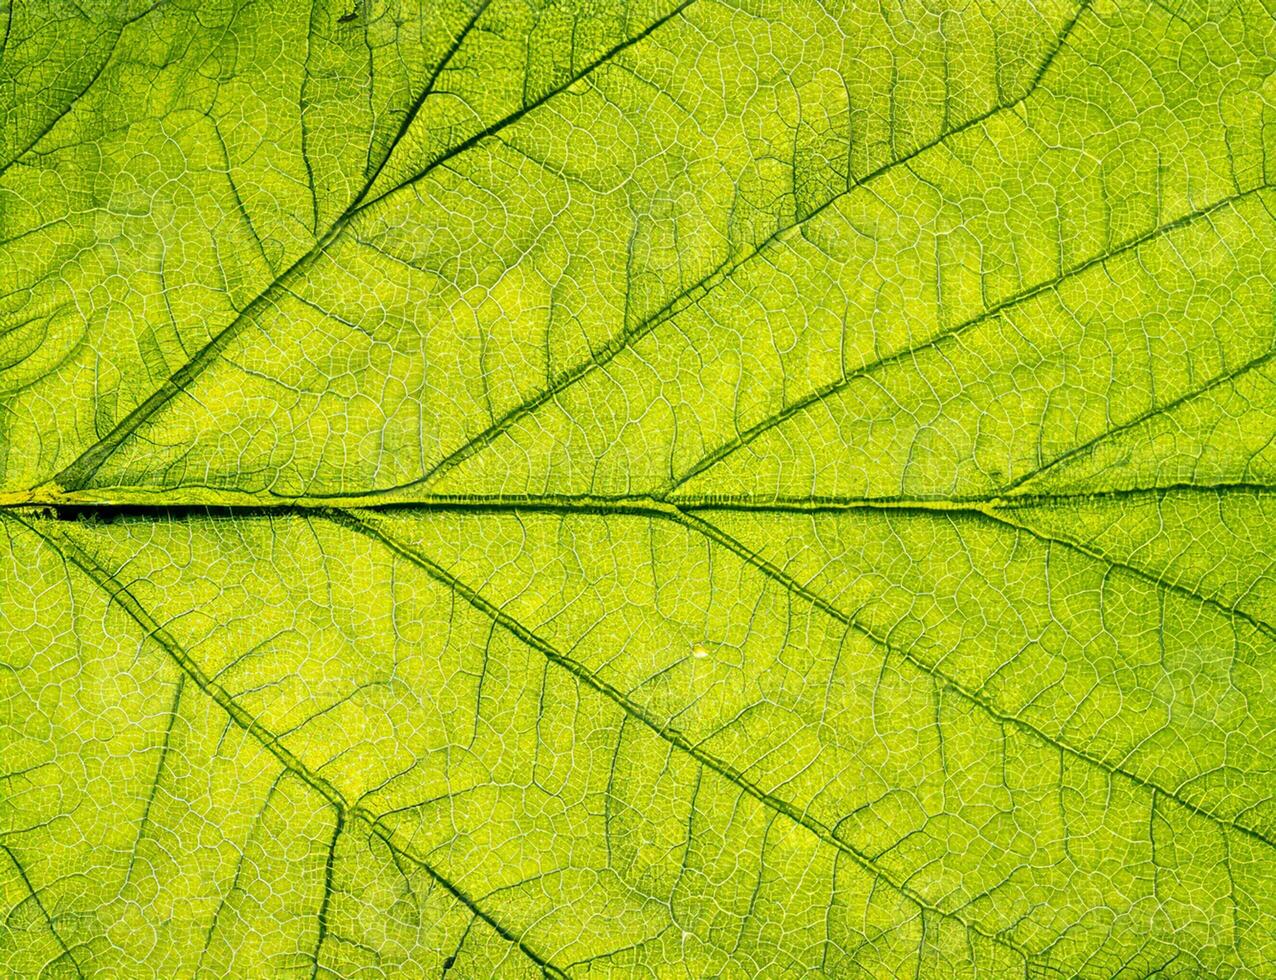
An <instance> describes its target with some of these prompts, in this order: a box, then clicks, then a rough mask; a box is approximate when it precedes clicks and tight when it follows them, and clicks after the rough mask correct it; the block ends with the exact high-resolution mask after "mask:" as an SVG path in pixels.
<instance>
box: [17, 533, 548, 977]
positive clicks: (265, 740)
mask: <svg viewBox="0 0 1276 980" xmlns="http://www.w3.org/2000/svg"><path fill="white" fill-rule="evenodd" d="M9 519H10V520H15V521H17V522H18V523H20V524H21V525H22V526H23V527H25V528H26V529H27V530H28V531H30V532H31V533H33V534H35V535H36V536H37V537H39V538H40V539H41V540H43V541H44V542H46V543H47V544H48V546H49V547H50V548H52V549H53V550H54V552H55V553H57V554H58V555H60V556H61V557H62V558H63V560H64V561H68V562H70V563H71V564H73V565H75V566H76V567H77V568H79V569H80V570H81V571H82V572H83V573H84V574H85V575H86V576H87V577H88V578H89V580H90V581H92V582H93V583H94V584H95V585H97V586H98V587H100V588H101V589H102V590H103V591H104V592H105V593H106V594H107V595H108V596H109V597H110V598H111V600H112V601H113V602H115V604H116V605H118V606H119V607H120V608H121V609H122V610H123V611H124V612H125V613H126V614H127V615H128V616H129V618H130V619H132V620H133V622H135V623H136V624H137V625H138V626H139V627H140V628H141V629H142V631H143V633H144V635H145V636H146V637H147V638H149V639H151V640H154V641H155V643H156V644H158V646H159V647H160V648H161V649H162V650H163V651H164V652H165V653H167V654H168V655H169V656H170V657H171V658H172V659H173V660H174V662H176V664H177V665H178V667H180V668H181V670H182V671H183V673H185V674H186V676H188V677H189V678H190V679H191V680H192V681H194V682H195V685H196V686H197V687H198V688H199V689H200V690H201V691H203V692H204V693H205V694H206V695H208V697H209V698H211V699H212V700H213V701H214V702H215V703H216V704H217V705H218V706H219V707H220V708H221V709H222V710H223V711H224V712H226V714H227V715H228V716H229V717H230V719H231V721H233V722H234V723H235V724H236V725H238V726H239V727H240V728H241V729H243V730H244V731H245V732H247V733H248V734H249V735H251V736H252V737H253V738H254V739H255V740H256V741H257V742H259V743H260V744H261V745H262V747H263V748H265V749H266V750H267V751H268V752H270V754H271V755H273V756H274V757H275V758H276V759H278V760H279V762H280V763H281V764H282V765H283V767H284V768H285V769H286V770H288V771H289V772H291V773H292V774H293V775H295V776H296V777H297V778H299V779H300V780H301V781H302V782H304V783H305V784H306V785H307V786H309V787H310V788H311V789H313V790H314V791H315V792H316V793H318V794H319V795H320V796H322V797H323V798H324V799H325V800H327V801H328V803H329V804H330V805H331V806H332V807H333V809H335V810H336V811H337V813H338V814H341V815H343V819H344V818H353V819H358V820H360V821H362V822H363V823H366V824H367V825H368V826H369V828H370V829H371V831H372V833H374V834H376V835H377V836H378V837H380V838H381V839H382V840H383V841H384V842H385V844H386V846H387V847H389V848H390V849H391V850H393V851H395V852H396V853H399V854H401V855H402V856H403V857H404V858H406V859H407V860H409V861H411V862H412V863H414V864H416V865H418V866H419V867H420V868H421V869H422V870H423V871H425V872H426V873H427V874H428V875H429V876H430V877H431V878H432V879H433V880H434V881H436V882H437V883H438V884H439V885H440V886H441V887H442V888H444V889H445V890H446V891H447V892H448V893H449V894H451V895H452V896H453V897H454V898H455V899H456V900H457V901H458V902H460V903H461V904H462V905H464V906H465V907H466V908H468V909H469V910H470V911H471V912H472V913H473V914H474V915H476V916H478V917H479V918H480V919H482V920H483V921H484V922H486V923H487V924H488V925H489V926H491V927H492V929H494V930H495V931H496V933H497V934H498V935H500V936H501V937H502V938H503V939H505V940H506V941H507V942H509V943H510V944H512V945H514V946H516V947H517V948H518V949H519V951H520V952H522V953H523V955H524V956H526V957H527V958H528V959H529V960H531V961H532V962H533V963H535V964H536V965H537V966H538V967H540V969H541V970H543V971H545V972H546V973H549V974H556V973H557V968H556V967H555V966H554V965H553V964H552V963H550V962H549V961H548V960H546V959H545V958H544V957H542V956H540V955H539V954H538V953H536V952H535V951H534V950H532V949H531V948H530V947H529V946H528V945H527V944H526V943H525V942H524V941H523V940H522V939H520V938H519V937H518V936H516V935H515V934H514V933H513V932H511V931H510V930H509V929H507V928H506V927H505V926H504V925H502V924H501V923H500V922H498V921H497V920H496V919H494V918H493V917H492V916H491V915H490V914H489V913H488V912H486V911H485V910H484V909H482V908H481V907H480V906H479V905H478V904H477V903H476V901H475V900H474V899H473V898H472V897H471V896H470V895H469V894H468V893H467V892H466V891H464V890H463V889H462V888H461V887H460V886H458V885H456V884H454V883H453V882H452V881H451V880H449V879H448V878H446V877H444V876H443V874H442V873H441V872H439V871H438V870H437V869H436V868H435V867H434V866H433V865H432V864H430V863H428V862H427V861H426V860H425V859H424V858H421V857H420V856H418V855H416V854H413V853H412V852H411V850H410V849H409V848H408V847H406V846H405V845H403V844H400V843H399V842H398V841H396V840H395V839H394V834H393V833H392V832H391V831H390V830H389V829H388V828H386V827H384V826H383V825H382V824H381V823H380V817H379V816H377V815H376V814H373V813H370V812H369V811H367V810H366V809H364V808H362V807H359V806H351V805H350V804H349V803H348V802H347V801H346V799H345V797H344V796H343V795H342V794H341V792H340V791H339V790H338V789H337V788H336V787H335V786H334V785H333V784H332V783H330V782H329V781H328V780H326V779H324V778H323V777H322V776H320V775H319V774H318V773H316V772H314V771H313V770H311V769H310V768H309V767H308V766H307V765H306V764H305V763H304V762H302V761H301V759H299V758H298V757H297V756H296V755H294V754H293V753H292V752H291V751H289V750H288V749H287V748H285V747H284V746H283V745H282V744H280V742H279V739H278V737H277V736H275V735H274V734H273V733H272V732H271V731H269V730H268V729H267V728H265V726H263V725H262V724H261V723H260V722H259V721H257V719H256V718H254V717H253V716H252V715H251V714H249V713H248V712H247V711H245V710H244V709H243V708H242V707H241V706H240V705H239V704H238V703H237V702H236V701H235V698H234V696H233V695H232V694H230V692H229V691H227V690H226V689H225V688H223V687H222V686H221V685H220V684H218V683H217V682H216V681H214V680H212V679H211V678H210V677H209V676H208V675H207V674H206V673H205V672H204V670H203V668H201V667H200V666H199V664H197V663H196V662H195V661H194V660H193V659H192V658H191V656H190V655H189V654H188V653H187V652H186V651H185V650H184V649H183V648H182V646H181V644H179V643H178V642H177V639H176V638H175V637H174V636H173V635H172V634H171V633H169V631H168V630H167V629H166V628H165V627H163V626H162V625H161V624H160V623H158V622H157V621H156V620H155V619H154V618H152V617H151V615H150V613H148V612H147V611H146V609H145V607H143V606H142V604H141V603H140V602H139V601H138V600H137V598H136V597H135V596H134V595H133V594H132V593H131V592H130V591H129V590H128V588H127V587H126V586H124V585H123V584H122V583H121V582H119V581H118V580H117V579H116V578H115V576H114V575H113V574H112V573H111V572H110V571H109V570H107V569H106V568H105V567H104V566H102V565H101V564H99V563H98V561H97V559H96V558H94V557H93V556H92V555H91V554H90V553H89V552H88V551H86V550H85V549H84V548H83V547H82V546H81V545H80V544H79V543H78V542H76V541H74V540H73V539H72V538H70V537H69V536H67V535H65V534H58V533H55V532H52V531H47V530H42V529H40V528H38V527H36V526H34V525H33V524H31V523H29V522H27V521H26V520H23V519H22V518H21V517H18V516H16V515H9ZM0 846H3V845H0Z"/></svg>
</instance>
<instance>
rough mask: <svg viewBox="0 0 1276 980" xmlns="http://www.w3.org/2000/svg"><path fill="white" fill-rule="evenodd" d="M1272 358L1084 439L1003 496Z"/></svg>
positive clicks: (1274, 353) (1274, 354)
mask: <svg viewBox="0 0 1276 980" xmlns="http://www.w3.org/2000/svg"><path fill="white" fill-rule="evenodd" d="M1273 358H1276V348H1273V349H1272V350H1269V351H1266V352H1265V353H1263V354H1260V355H1258V356H1257V357H1254V358H1251V359H1250V360H1248V361H1246V362H1245V363H1244V364H1242V365H1241V366H1240V367H1238V368H1236V369H1235V370H1233V371H1226V372H1224V373H1223V374H1220V375H1217V376H1215V377H1213V378H1211V379H1210V380H1209V381H1207V382H1206V383H1205V384H1203V385H1201V386H1200V387H1199V388H1193V389H1192V390H1190V391H1185V392H1183V394H1181V395H1179V396H1178V397H1176V398H1171V399H1170V400H1169V401H1167V402H1163V403H1162V404H1159V405H1153V406H1152V407H1151V408H1149V409H1148V410H1147V411H1145V412H1140V413H1139V414H1138V415H1135V416H1134V417H1132V418H1130V419H1129V420H1127V421H1125V422H1122V423H1121V424H1120V425H1114V426H1112V427H1111V428H1109V429H1105V430H1104V431H1103V432H1100V433H1099V434H1098V435H1096V436H1094V437H1093V438H1091V439H1087V440H1086V441H1085V442H1082V443H1079V444H1078V445H1076V446H1073V447H1072V448H1071V449H1069V450H1067V451H1066V452H1063V453H1060V454H1059V455H1058V456H1056V457H1054V459H1052V460H1050V461H1049V462H1047V463H1044V464H1042V465H1041V466H1038V467H1036V468H1035V469H1032V470H1030V471H1029V472H1027V473H1025V474H1024V475H1023V476H1021V477H1019V478H1018V479H1016V480H1014V481H1012V482H1011V483H1008V484H1006V486H1005V487H1004V488H1003V489H1002V491H1001V493H1002V494H1004V495H1011V494H1013V495H1015V496H1018V495H1019V493H1020V488H1021V487H1023V486H1025V485H1026V484H1028V483H1030V482H1032V481H1034V480H1039V479H1040V478H1041V477H1042V476H1044V475H1045V474H1046V473H1048V472H1050V470H1052V469H1055V468H1056V467H1058V466H1061V465H1062V464H1064V463H1067V462H1068V461H1069V460H1072V459H1075V458H1076V457H1078V456H1083V455H1088V454H1089V453H1091V452H1092V451H1093V450H1094V449H1095V448H1096V447H1097V446H1099V445H1100V444H1102V443H1105V442H1107V441H1109V440H1110V439H1114V438H1116V437H1117V436H1119V435H1121V434H1122V433H1123V432H1128V431H1129V430H1131V429H1134V428H1137V427H1138V426H1140V425H1142V424H1143V423H1145V422H1147V421H1148V420H1149V419H1154V418H1156V417H1157V416H1160V415H1168V414H1169V413H1170V412H1172V411H1174V410H1175V409H1176V408H1178V407H1180V406H1181V405H1185V404H1187V403H1188V402H1190V401H1193V400H1194V399H1196V398H1200V397H1202V396H1203V395H1207V394H1209V393H1210V392H1211V391H1214V390H1215V389H1217V388H1220V387H1222V386H1223V385H1227V384H1232V383H1234V382H1236V381H1238V380H1240V378H1241V377H1242V376H1244V375H1246V374H1248V373H1249V372H1251V371H1257V370H1258V369H1259V368H1261V367H1263V366H1264V365H1265V364H1267V363H1268V362H1270V361H1271V360H1272V359H1273Z"/></svg>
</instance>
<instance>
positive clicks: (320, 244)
mask: <svg viewBox="0 0 1276 980" xmlns="http://www.w3.org/2000/svg"><path fill="white" fill-rule="evenodd" d="M694 2H695V0H685V2H684V3H683V4H681V5H680V6H679V7H677V8H675V9H674V10H673V11H671V12H670V13H668V14H666V15H665V16H664V17H661V18H660V19H658V20H656V21H655V22H653V23H652V24H650V25H649V26H648V27H647V28H646V29H645V30H644V31H642V32H641V33H639V34H637V35H634V36H633V37H631V38H627V39H626V40H624V41H622V42H621V43H619V44H617V45H616V46H614V47H612V48H611V49H609V50H608V51H606V52H605V53H604V54H603V55H602V56H600V57H599V58H598V59H596V60H595V61H592V62H590V63H589V64H587V65H586V66H585V67H584V68H582V69H581V70H580V71H579V72H578V73H576V74H575V75H573V76H572V77H571V78H569V79H568V80H567V81H565V82H564V83H563V84H562V85H560V86H559V87H557V88H554V89H552V90H550V91H548V92H546V93H545V94H544V95H542V96H541V97H540V98H538V99H537V100H535V101H534V102H531V103H529V104H528V105H525V106H523V107H522V108H520V109H518V110H517V111H515V112H513V113H510V114H509V115H507V116H504V117H502V118H501V119H498V120H497V121H496V122H494V123H492V124H491V125H490V126H488V127H487V128H486V129H484V130H482V131H481V132H479V133H476V134H475V135H474V136H471V137H470V138H469V139H467V140H464V141H462V142H461V143H458V144H457V145H456V146H454V147H453V148H451V149H450V150H449V151H448V152H446V153H444V154H443V155H441V156H440V157H438V158H437V159H435V160H434V161H432V162H431V163H430V164H429V165H427V166H426V167H425V169H424V170H422V171H421V172H420V173H419V174H417V175H416V176H415V177H413V178H412V181H416V180H420V179H421V178H423V177H425V176H426V175H427V174H429V173H430V172H432V171H433V170H434V169H435V168H436V167H438V166H440V165H441V164H443V163H445V162H446V161H447V160H449V159H451V158H452V157H454V156H456V155H457V154H460V153H463V152H465V151H466V150H469V149H471V148H472V147H474V146H475V145H476V144H478V143H479V142H481V141H482V140H484V139H486V138H488V137H489V136H492V135H494V134H496V133H498V132H500V131H501V130H502V129H504V128H506V127H507V126H510V125H513V124H514V123H515V122H517V121H518V120H519V119H521V118H522V117H523V116H525V115H527V113H529V112H531V111H532V110H533V109H536V108H538V107H539V106H541V105H544V104H545V103H546V102H547V101H549V100H550V99H552V98H553V97H554V96H556V95H558V94H560V93H561V92H563V91H566V90H567V89H568V88H570V87H571V86H572V85H574V84H575V83H576V82H578V81H580V80H581V79H582V78H584V77H585V76H587V75H588V74H590V73H591V72H592V71H594V70H595V69H596V68H598V67H599V66H601V65H603V64H605V63H606V62H607V61H608V60H609V59H611V58H614V57H615V56H616V55H617V54H619V53H620V52H621V51H623V50H624V49H625V48H627V47H630V46H631V45H634V44H637V43H638V42H639V41H641V40H643V39H644V38H646V37H647V36H648V35H650V34H651V32H652V31H654V30H656V29H657V28H659V27H661V26H662V25H664V24H666V23H668V22H669V21H670V20H671V19H672V18H673V17H675V16H677V15H678V14H680V13H681V12H682V11H683V10H684V9H686V7H687V6H689V5H690V4H691V3H694ZM432 83H433V80H431V84H432ZM402 137H403V133H400V134H399V139H402ZM395 145H397V144H393V143H392V144H391V145H390V147H389V149H388V150H387V151H386V153H387V157H388V156H389V154H390V153H392V152H393V151H394V147H395ZM374 179H375V178H374ZM409 183H411V181H410V182H409ZM371 189H372V187H371V183H369V184H368V185H367V186H365V187H364V189H363V191H362V192H361V193H360V194H359V195H358V196H357V197H356V198H355V199H354V201H353V202H352V203H351V204H350V206H349V207H347V208H346V209H345V211H343V212H342V213H341V215H339V216H338V217H337V219H336V220H335V221H334V222H333V223H332V225H331V226H330V227H329V228H328V230H327V231H326V232H325V233H324V234H322V235H320V236H318V238H317V239H316V241H315V243H314V245H313V246H311V248H310V249H309V250H308V251H307V252H305V253H303V254H302V255H300V256H299V257H298V258H297V259H296V260H294V261H293V263H292V264H291V265H289V266H288V268H286V269H285V270H284V271H283V272H281V273H280V274H279V275H277V276H276V277H275V278H273V279H271V280H270V281H269V282H267V283H266V285H265V286H264V287H263V288H262V290H261V291H260V292H259V293H258V294H257V295H256V296H255V297H253V299H252V300H251V301H249V303H248V304H247V305H246V306H245V307H244V308H243V310H241V311H240V312H239V313H237V314H236V315H235V316H234V317H233V318H232V319H231V320H230V322H229V323H227V324H226V325H225V326H224V327H222V329H221V330H220V331H218V333H217V334H216V335H215V336H213V337H212V339H210V340H209V341H208V342H207V343H206V344H205V345H204V346H203V347H202V348H200V349H199V350H198V351H196V352H195V354H194V356H192V357H191V359H190V360H189V361H187V362H186V363H185V364H184V365H182V367H180V368H179V369H178V370H177V371H175V372H174V373H173V374H172V375H171V376H170V377H169V378H168V380H166V381H165V382H164V383H163V384H162V385H160V387H159V388H157V389H156V390H155V391H153V392H152V393H151V394H150V396H149V397H147V398H146V399H145V400H144V401H143V402H141V403H140V404H139V405H137V406H136V407H135V408H134V409H133V410H132V411H131V412H129V413H128V415H126V416H125V417H124V418H123V419H122V420H121V421H120V422H119V423H118V424H117V425H116V426H115V428H114V429H112V430H111V431H110V432H109V433H107V434H106V435H105V436H103V437H102V438H101V439H99V440H98V441H97V442H96V443H94V444H93V445H92V446H89V447H88V448H87V449H85V450H84V451H83V452H82V453H81V454H80V456H79V457H78V458H77V459H75V461H74V462H72V463H71V464H70V465H69V466H67V467H66V468H65V469H63V470H62V471H61V472H60V473H58V474H57V475H56V476H55V477H54V478H53V482H54V483H55V484H56V485H57V486H59V487H61V488H63V489H64V490H75V489H81V488H83V487H84V486H86V485H87V484H88V483H89V481H90V480H92V478H93V475H94V474H95V473H96V472H97V471H98V470H99V469H101V467H102V464H103V463H105V462H106V461H107V460H108V459H109V458H110V457H111V456H112V455H114V453H115V452H116V451H117V450H118V449H119V448H120V446H121V445H123V444H124V441H125V440H126V439H128V438H129V436H131V435H132V434H133V433H134V432H136V431H137V429H138V428H139V427H140V426H141V425H142V424H143V423H144V422H146V421H147V420H148V419H149V418H150V417H151V416H153V415H154V414H155V413H156V412H157V411H159V410H160V409H161V408H162V407H163V406H164V405H166V404H168V402H170V401H171V400H172V399H173V398H174V397H176V396H177V395H178V394H180V393H181V392H183V391H185V390H186V388H187V386H188V385H189V384H190V383H191V382H192V381H193V380H194V379H195V378H196V377H197V376H199V375H200V374H201V373H203V371H204V370H205V369H206V368H207V367H208V365H209V364H211V363H212V362H213V361H214V360H215V359H216V358H217V357H218V356H219V355H220V354H221V352H222V351H224V350H225V349H226V347H227V346H228V345H229V344H230V342H231V341H232V340H233V339H234V338H235V336H236V335H237V334H238V333H239V331H240V330H241V329H242V328H243V327H244V325H245V324H246V323H248V322H250V321H251V320H252V319H253V318H254V317H256V316H257V315H258V314H259V313H261V312H262V311H264V310H265V309H266V308H267V307H268V306H269V305H270V304H271V303H272V302H274V295H275V293H276V292H277V291H278V290H280V289H281V288H284V287H286V285H287V284H288V283H289V282H291V281H292V280H293V279H294V278H298V277H300V276H301V275H302V274H303V273H304V272H305V271H306V269H307V268H308V267H309V266H310V265H311V263H313V262H314V261H316V260H317V259H318V258H319V257H320V256H322V255H323V254H324V253H325V252H326V251H327V249H328V247H329V246H330V245H331V244H332V241H333V240H334V239H335V238H337V237H338V236H339V235H340V234H341V233H342V232H343V231H344V230H345V228H346V227H347V226H348V225H349V223H350V221H351V220H352V219H353V218H354V217H355V216H356V215H357V214H359V213H360V212H362V211H363V210H365V209H366V208H368V207H371V206H372V205H373V204H375V203H376V202H377V201H379V200H381V199H382V198H383V197H385V195H384V194H382V195H379V196H377V197H376V198H373V199H371V200H364V198H365V197H366V196H367V194H368V193H369V192H370V191H371Z"/></svg>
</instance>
